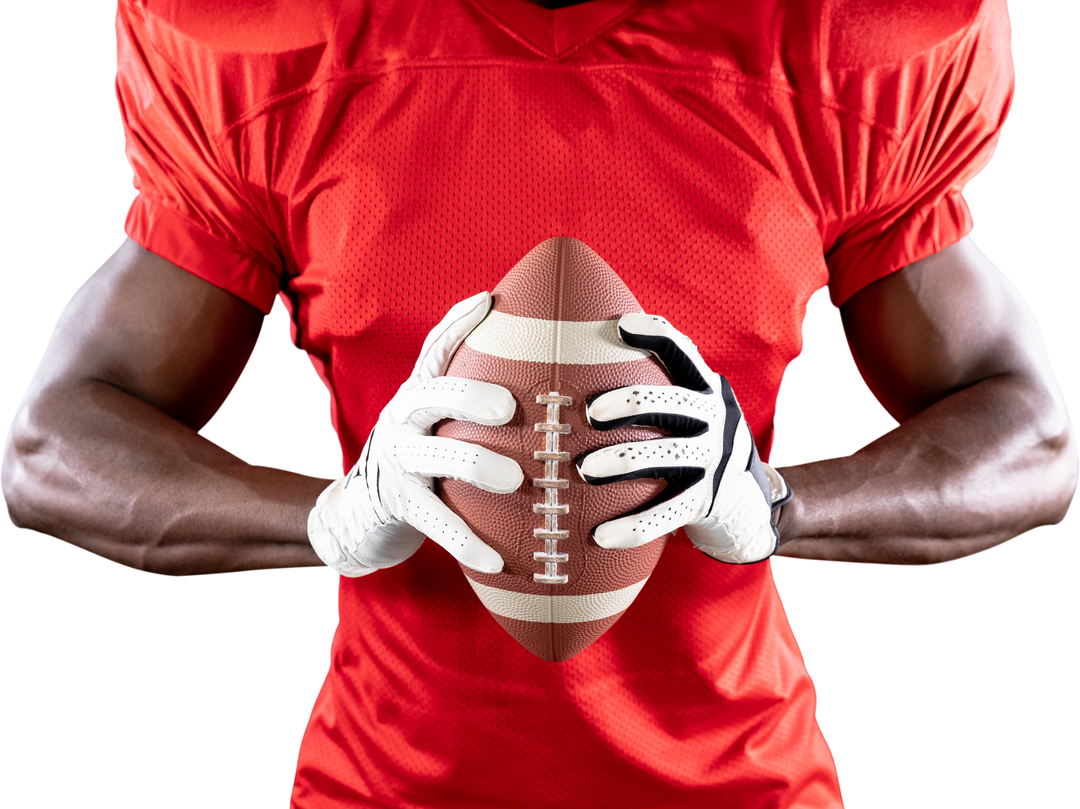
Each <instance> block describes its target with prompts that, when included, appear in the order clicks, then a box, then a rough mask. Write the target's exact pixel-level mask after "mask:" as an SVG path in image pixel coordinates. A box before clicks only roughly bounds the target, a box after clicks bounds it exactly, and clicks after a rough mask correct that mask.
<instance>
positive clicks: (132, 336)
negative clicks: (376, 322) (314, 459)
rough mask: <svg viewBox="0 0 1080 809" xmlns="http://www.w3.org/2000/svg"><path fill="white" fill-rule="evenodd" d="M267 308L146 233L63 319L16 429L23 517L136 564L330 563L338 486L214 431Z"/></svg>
mask: <svg viewBox="0 0 1080 809" xmlns="http://www.w3.org/2000/svg"><path fill="white" fill-rule="evenodd" d="M261 325H262V314H261V313H260V312H259V311H258V310H257V309H255V308H254V307H252V306H251V305H249V304H247V303H245V302H244V301H241V300H240V299H238V298H236V297H234V296H233V295H231V294H229V293H227V292H224V291H222V290H220V289H218V288H217V287H215V286H213V285H211V284H209V283H207V282H205V281H202V280H201V279H199V278H197V277H195V276H193V275H191V274H189V273H187V272H185V271H183V270H181V269H180V268H178V267H176V266H175V265H173V264H170V263H169V262H167V261H165V260H164V259H162V258H160V257H158V256H156V255H154V254H153V253H150V252H148V251H146V250H144V249H143V248H141V247H139V246H138V245H137V244H135V243H134V242H131V241H127V242H125V243H124V244H123V245H122V246H121V248H120V249H119V250H118V251H117V252H116V253H115V254H114V255H113V256H112V257H111V258H110V259H109V260H108V261H107V262H106V263H105V265H104V266H103V267H102V268H101V269H100V270H98V272H97V273H95V274H94V276H93V277H92V278H91V279H90V280H89V281H88V282H87V283H86V285H85V286H83V288H82V289H80V290H79V292H78V293H77V294H76V295H75V297H74V298H73V299H72V301H71V303H70V304H69V305H68V307H67V309H66V310H65V312H64V314H63V315H62V316H61V318H60V322H59V324H57V327H56V331H55V333H54V334H53V337H52V340H51V342H50V344H49V347H48V348H47V349H46V352H45V357H44V359H43V360H42V362H41V366H40V367H39V368H38V371H37V373H36V375H35V376H34V379H33V381H32V382H31V384H30V389H29V390H28V391H27V393H26V397H25V399H24V400H23V403H22V405H21V406H20V408H19V411H18V414H17V415H16V418H15V422H14V424H13V425H12V428H11V432H10V434H9V435H8V441H7V446H6V448H5V452H4V462H3V489H4V497H5V499H6V500H7V504H8V509H9V512H10V514H11V517H12V520H13V521H14V522H15V523H16V524H18V525H21V526H24V527H27V528H33V529H35V530H38V531H43V532H45V533H48V534H53V535H54V536H58V537H60V538H61V539H65V540H67V541H68V542H71V543H73V544H75V545H78V546H79V547H82V548H85V549H86V550H89V551H92V552H94V553H97V554H99V555H101V556H104V557H106V558H108V559H112V560H114V561H117V562H121V563H122V564H125V565H129V566H131V567H135V568H139V569H143V570H150V571H154V572H158V573H168V574H188V573H214V572H224V571H231V570H248V569H255V568H272V567H293V566H301V565H318V564H321V562H320V561H319V559H318V557H317V556H316V555H315V553H314V551H313V550H312V549H311V546H310V545H309V543H308V539H307V530H306V519H307V514H308V511H309V510H310V509H311V507H312V505H314V502H315V500H316V498H317V497H318V495H319V492H320V491H322V489H323V488H324V487H325V486H326V485H327V483H328V482H329V481H325V480H321V479H317V478H309V477H305V476H303V475H296V474H292V473H289V472H283V471H280V470H276V469H267V468H264V467H255V466H250V465H248V464H245V463H244V462H243V461H241V460H239V459H238V458H236V457H234V456H233V455H230V454H229V453H228V452H226V451H225V450H223V449H221V448H220V447H218V446H216V445H214V444H212V443H210V442H209V441H207V440H206V439H204V438H202V437H201V436H199V434H198V432H197V431H198V429H199V428H201V427H202V426H203V425H204V424H205V423H206V422H207V421H208V420H209V419H210V417H211V416H212V415H213V414H214V413H215V412H216V411H217V409H218V407H219V406H220V405H221V403H222V401H224V399H225V396H226V395H227V394H228V392H229V391H230V390H231V389H232V387H233V385H234V384H235V382H236V379H237V377H238V376H239V375H240V371H241V369H242V368H243V366H244V364H245V363H246V362H247V359H248V357H249V356H250V354H251V350H252V348H253V347H254V345H255V339H256V338H257V337H258V334H259V329H260V327H261Z"/></svg>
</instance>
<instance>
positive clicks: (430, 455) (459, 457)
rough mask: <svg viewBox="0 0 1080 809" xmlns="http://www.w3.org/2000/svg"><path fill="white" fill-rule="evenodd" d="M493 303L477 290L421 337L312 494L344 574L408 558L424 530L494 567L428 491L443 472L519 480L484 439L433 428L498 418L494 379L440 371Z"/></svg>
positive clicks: (323, 539)
mask: <svg viewBox="0 0 1080 809" xmlns="http://www.w3.org/2000/svg"><path fill="white" fill-rule="evenodd" d="M490 307H491V296H490V295H489V294H488V293H486V292H485V293H481V294H480V295H476V296H474V297H472V298H469V299H468V300H466V301H462V302H461V303H459V304H457V305H456V306H454V307H453V308H452V309H451V310H450V312H448V313H447V315H446V317H445V318H443V320H442V322H440V323H439V325H438V326H436V327H435V329H434V330H432V332H431V334H429V335H428V338H427V340H425V342H424V347H423V348H422V349H421V352H420V356H419V358H418V359H417V361H416V366H415V368H414V369H413V373H412V375H411V376H410V377H409V379H408V380H406V382H405V383H404V384H403V385H402V386H401V388H400V389H399V390H398V392H397V393H396V394H395V395H394V398H393V399H391V400H390V402H389V403H388V404H387V405H386V407H385V408H383V410H382V413H380V415H379V420H378V422H377V423H376V425H375V429H374V430H372V431H371V435H370V436H368V440H367V443H366V444H365V446H364V449H363V451H362V452H361V453H360V459H359V460H358V461H357V462H356V465H355V466H354V467H353V468H352V469H351V470H350V471H349V474H348V475H346V476H345V477H344V478H341V479H340V480H337V481H335V482H334V483H333V484H331V485H330V486H329V487H328V488H327V489H326V491H324V492H323V493H322V495H320V497H319V499H318V502H317V503H316V504H315V508H314V509H312V511H311V514H310V515H309V517H308V536H309V538H310V540H311V544H312V547H314V548H315V551H316V553H318V555H319V558H320V559H322V560H323V562H325V563H326V564H327V565H328V566H330V567H332V568H333V569H334V570H336V571H338V573H340V574H341V575H343V576H364V575H366V574H368V573H371V572H373V571H375V570H378V569H379V568H384V567H391V566H393V565H396V564H400V563H401V562H403V561H405V560H406V559H408V558H409V557H410V556H412V555H413V554H414V553H416V551H417V550H418V549H419V547H420V545H421V543H423V541H424V537H425V536H428V537H431V539H433V540H434V541H435V542H437V543H439V544H440V545H441V546H442V547H444V548H445V549H446V550H447V551H449V553H450V554H451V555H453V556H454V558H455V559H457V560H458V562H460V563H461V564H462V565H464V566H466V567H468V568H470V569H475V570H480V571H485V572H488V573H493V572H496V571H498V570H501V569H502V564H503V563H502V559H501V558H500V556H499V554H498V552H496V551H495V550H493V549H492V548H491V547H490V546H488V545H486V544H485V543H484V542H483V541H482V540H481V539H479V538H478V537H477V536H476V534H475V533H473V531H472V530H471V529H470V528H469V526H468V525H467V524H466V523H465V521H464V520H463V519H462V518H461V517H460V516H459V515H458V514H455V513H454V512H453V511H452V510H451V509H449V508H448V507H447V506H446V505H445V504H444V503H443V502H442V501H441V500H440V499H439V498H438V496H437V495H436V494H435V492H434V480H435V479H436V478H451V479H454V480H459V481H462V482H463V483H465V484H467V485H469V486H474V487H477V488H479V489H483V490H484V491H485V492H491V493H493V494H506V493H507V492H513V491H515V490H516V489H518V488H519V487H520V486H521V483H522V479H523V478H522V472H521V467H520V466H519V465H518V464H517V462H515V461H513V460H511V459H510V458H506V457H503V456H501V455H498V454H496V453H495V452H493V451H491V450H490V449H487V448H485V447H477V446H470V445H468V444H466V443H464V442H462V441H456V440H453V439H450V438H444V437H443V438H441V437H437V436H433V435H432V434H431V430H432V426H433V425H434V424H436V423H437V422H439V421H443V420H444V419H461V420H468V421H472V422H476V423H477V424H483V425H497V424H505V423H506V422H508V421H509V420H510V419H511V418H512V417H513V415H514V411H515V409H516V403H515V402H514V398H513V396H511V395H510V393H509V392H508V391H507V390H506V389H504V388H501V387H499V386H498V385H493V384H490V383H486V382H480V381H476V380H469V379H449V378H447V377H445V376H443V375H442V374H443V372H444V371H445V369H446V366H447V365H448V363H449V361H450V357H451V356H452V355H453V353H454V351H455V350H456V349H457V347H458V346H459V345H461V342H462V341H463V340H464V339H465V337H466V335H468V333H469V332H470V331H472V330H473V328H475V327H476V325H477V324H478V323H479V322H481V321H482V320H483V318H484V316H485V315H486V314H487V312H488V310H489V309H490Z"/></svg>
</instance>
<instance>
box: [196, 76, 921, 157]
mask: <svg viewBox="0 0 1080 809" xmlns="http://www.w3.org/2000/svg"><path fill="white" fill-rule="evenodd" d="M499 67H501V68H517V69H526V70H552V69H561V70H566V71H568V72H588V73H592V72H607V71H614V72H619V71H643V72H650V73H663V74H667V75H682V76H695V75H697V76H703V77H704V76H710V75H711V76H715V77H720V78H721V79H722V80H724V81H726V82H728V83H729V84H738V85H745V86H748V87H756V88H765V89H770V90H776V91H779V92H782V93H784V94H785V95H789V96H792V97H795V96H799V97H806V98H811V99H815V100H816V101H817V102H818V103H819V104H820V105H821V106H822V107H824V108H826V109H831V110H833V111H835V112H842V113H845V114H847V115H852V116H854V117H856V118H858V119H859V120H860V121H862V122H863V123H865V124H867V125H868V126H871V127H873V128H874V129H878V130H880V131H882V132H884V133H886V134H887V135H888V136H889V137H890V138H892V139H895V140H899V139H900V138H901V133H900V131H899V130H897V129H896V128H894V127H891V126H888V125H886V124H883V123H881V122H880V121H878V120H877V119H876V118H874V117H873V116H871V115H868V114H867V113H866V112H865V111H864V110H859V109H856V108H854V107H849V106H848V105H846V104H843V103H841V102H840V101H838V100H836V99H832V98H829V97H828V96H824V95H821V94H820V93H814V92H811V91H809V90H797V89H795V88H793V87H791V85H789V84H784V83H781V82H777V81H772V80H769V79H754V78H751V77H749V76H745V75H743V74H742V73H739V72H738V71H735V70H729V69H727V68H723V67H665V66H661V65H641V64H636V63H634V62H609V63H605V64H599V65H570V64H566V63H563V62H547V63H544V64H537V63H535V62H526V61H520V60H515V59H486V60H480V59H478V60H476V61H467V60H447V59H430V60H424V59H413V60H410V61H408V62H400V63H397V64H392V65H384V66H379V67H375V66H371V67H358V68H351V69H349V70H340V71H335V72H334V73H331V74H324V75H322V76H316V77H314V78H312V79H311V80H309V81H308V82H307V83H306V84H304V85H303V86H302V87H297V88H295V89H292V90H289V91H287V92H284V93H279V94H277V95H273V96H270V97H268V98H266V99H264V100H263V101H260V102H259V103H258V104H256V105H255V106H254V107H252V108H251V109H249V110H246V111H245V112H242V113H241V114H240V115H238V116H237V117H236V118H234V119H233V120H232V121H229V122H228V123H227V124H225V125H224V126H223V127H222V129H221V131H220V132H219V133H218V134H217V135H216V136H214V139H215V140H216V141H218V142H221V141H224V140H225V139H227V138H228V137H230V136H231V135H232V133H233V131H234V130H236V129H239V128H242V127H244V126H246V125H248V124H249V123H252V122H253V121H254V120H255V119H257V118H259V117H260V116H262V115H267V114H270V113H272V112H274V111H275V110H277V109H278V108H280V107H284V106H287V105H288V104H290V103H292V102H294V101H297V100H301V99H303V98H304V97H306V96H309V95H314V94H315V93H317V92H318V91H319V90H321V89H323V88H324V87H326V86H327V85H329V84H333V83H336V82H347V81H351V80H355V79H358V78H368V79H372V80H377V79H381V78H384V77H387V76H390V75H392V74H395V73H403V72H406V71H427V70H483V69H489V68H499Z"/></svg>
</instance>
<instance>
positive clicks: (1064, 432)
mask: <svg viewBox="0 0 1080 809" xmlns="http://www.w3.org/2000/svg"><path fill="white" fill-rule="evenodd" d="M1046 446H1047V450H1048V452H1049V454H1050V456H1051V458H1052V460H1051V462H1050V464H1049V465H1048V468H1047V470H1046V481H1045V491H1046V492H1047V494H1048V502H1047V506H1048V509H1047V513H1046V518H1045V520H1044V521H1043V523H1042V524H1043V525H1056V524H1057V523H1059V522H1061V521H1062V520H1063V519H1065V515H1066V514H1067V513H1068V511H1069V506H1070V505H1071V504H1072V500H1073V496H1074V495H1075V494H1076V486H1077V480H1078V476H1080V460H1078V457H1077V451H1076V439H1075V436H1074V435H1073V430H1072V425H1071V424H1070V423H1069V420H1068V417H1067V416H1066V417H1065V423H1064V426H1063V428H1062V429H1061V430H1060V431H1058V432H1057V434H1056V435H1054V436H1053V437H1052V438H1050V439H1049V440H1047V441H1046Z"/></svg>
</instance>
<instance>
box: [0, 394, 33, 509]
mask: <svg viewBox="0 0 1080 809" xmlns="http://www.w3.org/2000/svg"><path fill="white" fill-rule="evenodd" d="M42 444H43V440H42V439H41V437H40V436H36V435H34V434H33V430H31V429H30V426H29V417H28V414H27V412H26V407H25V405H24V406H23V407H20V408H19V411H18V413H17V414H16V416H15V421H14V422H13V423H12V425H11V429H10V431H9V432H8V436H7V441H6V443H5V445H4V458H3V463H2V466H0V486H2V488H3V493H4V503H5V505H6V506H7V512H8V517H9V518H10V519H11V522H12V523H13V524H14V525H15V526H16V527H17V528H33V527H34V524H35V522H36V520H35V519H34V508H33V500H34V498H33V494H32V492H33V489H34V482H33V474H32V472H31V467H30V464H29V463H28V459H29V458H31V457H33V456H34V455H36V454H38V453H39V452H40V451H41V445H42Z"/></svg>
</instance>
